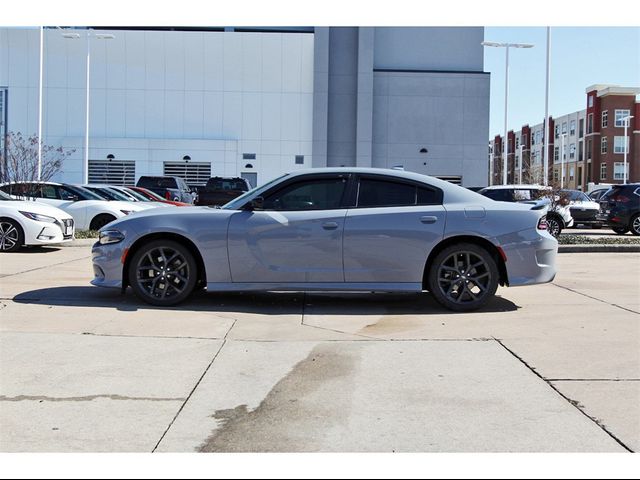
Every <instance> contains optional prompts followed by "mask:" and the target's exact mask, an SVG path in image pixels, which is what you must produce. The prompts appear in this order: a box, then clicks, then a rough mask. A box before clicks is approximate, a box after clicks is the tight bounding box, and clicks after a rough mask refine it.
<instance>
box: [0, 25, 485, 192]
mask: <svg viewBox="0 0 640 480" xmlns="http://www.w3.org/2000/svg"><path fill="white" fill-rule="evenodd" d="M483 37H484V29H483V28H482V27H315V28H314V27H308V28H291V27H288V28H229V27H227V28H152V27H145V28H142V27H137V28H136V27H128V28H125V27H95V28H93V27H92V28H58V27H55V28H45V29H44V30H43V49H42V52H43V68H42V80H40V78H41V76H40V73H41V70H40V51H41V50H40V29H39V28H0V123H1V125H0V129H1V131H0V133H2V135H0V136H1V137H2V138H4V134H6V133H7V132H21V133H22V134H23V135H33V134H36V132H37V131H38V124H39V120H40V119H41V120H42V138H43V143H45V144H46V145H52V146H55V147H58V146H62V147H63V148H64V149H68V150H74V152H73V154H72V155H71V156H70V157H69V158H68V159H67V160H66V161H65V163H64V165H63V168H62V172H60V173H59V174H58V175H57V177H56V180H59V181H64V182H69V183H80V182H82V181H83V178H84V176H85V173H88V178H89V181H90V182H95V183H113V184H133V183H134V182H135V181H136V180H137V178H138V177H140V176H141V175H163V174H164V175H179V176H182V177H184V178H185V179H186V180H187V183H189V184H190V185H201V184H203V183H204V182H206V180H207V179H208V178H209V177H211V176H243V177H245V178H248V179H249V180H250V181H251V183H252V184H253V185H259V184H263V183H264V182H266V181H268V180H270V179H272V178H274V177H276V176H279V175H280V174H282V173H285V172H288V171H292V170H295V169H300V168H309V167H325V166H329V167H340V166H345V167H355V166H358V167H371V166H372V167H386V168H391V167H403V168H404V169H406V170H411V171H415V172H420V173H425V174H428V175H433V176H437V177H440V178H445V179H448V180H450V181H453V182H456V183H461V184H463V185H485V184H486V183H487V177H488V166H487V162H486V149H487V141H486V139H487V138H488V136H489V81H490V76H489V74H488V73H486V72H484V65H483V51H482V46H481V42H482V41H483V39H484V38H483ZM88 52H90V55H89V56H88ZM87 64H89V66H90V69H89V75H88V76H87ZM87 86H88V87H89V88H88V93H89V95H88V98H89V108H88V111H89V122H88V125H89V127H88V132H89V149H88V172H85V164H84V158H85V153H84V150H85V134H86V132H87V122H86V118H85V117H86V112H87V102H86V99H87ZM40 90H42V113H41V114H40V113H39V92H40ZM0 147H2V146H0ZM2 148H4V147H2Z"/></svg>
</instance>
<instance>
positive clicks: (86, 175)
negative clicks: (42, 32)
mask: <svg viewBox="0 0 640 480" xmlns="http://www.w3.org/2000/svg"><path fill="white" fill-rule="evenodd" d="M62 36H63V37H64V38H69V39H79V38H80V34H79V33H72V32H65V33H63V34H62ZM91 37H95V38H97V39H99V40H113V39H114V38H116V37H115V35H112V34H110V33H94V34H93V35H92V34H91V29H87V83H86V87H85V88H86V103H85V105H86V109H85V130H84V162H83V163H84V165H83V168H82V183H89V78H90V75H89V73H90V72H91Z"/></svg>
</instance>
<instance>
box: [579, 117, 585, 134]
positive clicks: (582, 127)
mask: <svg viewBox="0 0 640 480" xmlns="http://www.w3.org/2000/svg"><path fill="white" fill-rule="evenodd" d="M578 136H579V137H580V138H582V137H584V118H581V119H580V131H579V132H578Z"/></svg>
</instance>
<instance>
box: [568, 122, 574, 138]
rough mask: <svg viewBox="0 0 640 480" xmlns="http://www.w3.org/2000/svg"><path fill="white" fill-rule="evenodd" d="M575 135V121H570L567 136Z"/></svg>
mask: <svg viewBox="0 0 640 480" xmlns="http://www.w3.org/2000/svg"><path fill="white" fill-rule="evenodd" d="M575 134H576V121H575V120H571V124H570V126H569V135H572V136H574V135H575Z"/></svg>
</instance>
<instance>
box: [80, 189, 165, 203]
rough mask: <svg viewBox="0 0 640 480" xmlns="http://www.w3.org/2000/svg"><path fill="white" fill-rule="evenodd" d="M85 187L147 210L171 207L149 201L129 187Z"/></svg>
mask: <svg viewBox="0 0 640 480" xmlns="http://www.w3.org/2000/svg"><path fill="white" fill-rule="evenodd" d="M83 187H85V188H87V189H89V190H91V191H92V192H94V193H97V194H98V195H100V194H101V193H102V194H105V195H108V196H110V197H111V198H110V200H123V201H125V200H126V201H127V202H134V203H135V204H137V205H140V206H142V207H146V208H154V207H169V206H170V205H169V204H168V203H162V202H154V201H153V200H150V199H148V198H147V197H145V196H144V195H141V194H139V193H138V192H136V191H134V190H130V189H128V188H127V187H121V186H118V185H96V184H90V185H83Z"/></svg>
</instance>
